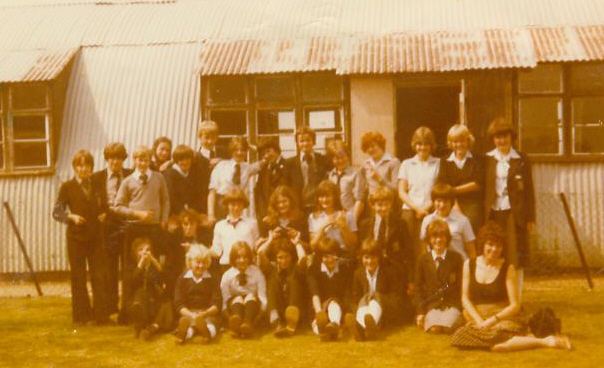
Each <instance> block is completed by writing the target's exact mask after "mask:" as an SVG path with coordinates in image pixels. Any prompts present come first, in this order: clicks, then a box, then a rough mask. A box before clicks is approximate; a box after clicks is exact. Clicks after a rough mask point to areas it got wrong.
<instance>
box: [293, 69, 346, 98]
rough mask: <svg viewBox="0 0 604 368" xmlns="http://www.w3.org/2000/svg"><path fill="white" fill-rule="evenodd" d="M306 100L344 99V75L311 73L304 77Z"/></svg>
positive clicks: (303, 91) (303, 86)
mask: <svg viewBox="0 0 604 368" xmlns="http://www.w3.org/2000/svg"><path fill="white" fill-rule="evenodd" d="M302 99H303V100H304V102H321V101H339V100H341V99H342V77H339V76H337V75H333V74H311V75H305V76H303V77H302Z"/></svg>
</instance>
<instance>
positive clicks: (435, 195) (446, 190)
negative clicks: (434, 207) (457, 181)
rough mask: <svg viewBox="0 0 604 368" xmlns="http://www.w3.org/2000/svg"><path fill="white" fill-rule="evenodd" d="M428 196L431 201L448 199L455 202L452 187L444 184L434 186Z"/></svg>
mask: <svg viewBox="0 0 604 368" xmlns="http://www.w3.org/2000/svg"><path fill="white" fill-rule="evenodd" d="M430 196H431V197H432V200H433V201H434V200H437V199H448V200H451V201H455V191H454V190H453V187H452V186H450V185H449V184H446V183H436V184H434V186H433V187H432V190H431V191H430Z"/></svg>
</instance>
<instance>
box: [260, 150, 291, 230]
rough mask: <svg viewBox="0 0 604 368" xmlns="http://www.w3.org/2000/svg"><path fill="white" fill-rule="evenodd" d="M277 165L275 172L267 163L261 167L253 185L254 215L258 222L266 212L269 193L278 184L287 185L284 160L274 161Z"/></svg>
mask: <svg viewBox="0 0 604 368" xmlns="http://www.w3.org/2000/svg"><path fill="white" fill-rule="evenodd" d="M276 165H277V167H276V170H275V174H273V173H272V172H271V170H269V168H268V165H267V166H265V167H263V168H262V169H261V170H260V172H259V173H258V180H257V181H256V185H255V186H254V201H255V204H256V207H255V208H256V217H257V218H258V223H259V224H260V223H261V222H262V219H263V218H264V216H265V215H266V213H267V209H268V204H269V200H270V198H271V194H272V193H273V191H274V190H275V189H276V188H277V187H278V186H279V185H288V184H289V180H288V178H287V170H286V166H285V165H286V161H285V159H283V158H280V159H279V161H278V162H277V163H276Z"/></svg>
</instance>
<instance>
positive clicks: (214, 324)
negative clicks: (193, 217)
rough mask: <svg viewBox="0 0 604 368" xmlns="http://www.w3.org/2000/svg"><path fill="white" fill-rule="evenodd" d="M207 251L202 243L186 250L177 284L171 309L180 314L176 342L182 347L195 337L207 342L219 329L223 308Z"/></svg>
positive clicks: (216, 279) (217, 281) (192, 245)
mask: <svg viewBox="0 0 604 368" xmlns="http://www.w3.org/2000/svg"><path fill="white" fill-rule="evenodd" d="M211 262H212V258H211V257H210V252H209V251H208V249H207V248H206V247H204V246H203V245H201V244H191V246H190V247H189V250H188V251H187V269H188V270H187V271H186V272H185V273H184V274H182V276H180V278H179V279H178V281H177V282H176V292H175V295H174V306H175V307H176V310H177V311H178V313H179V314H180V320H179V322H178V329H177V330H176V343H177V344H183V343H184V342H185V341H186V340H189V339H191V338H192V337H193V336H194V335H195V334H199V335H200V336H201V338H202V340H203V342H206V343H207V342H210V341H211V340H212V339H214V338H215V337H216V334H217V332H218V330H219V328H220V318H219V313H220V308H221V307H222V299H221V293H220V289H219V280H218V278H217V277H216V275H215V274H213V273H211V272H209V270H208V269H209V267H210V264H211Z"/></svg>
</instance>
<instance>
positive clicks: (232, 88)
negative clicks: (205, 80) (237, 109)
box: [210, 78, 245, 104]
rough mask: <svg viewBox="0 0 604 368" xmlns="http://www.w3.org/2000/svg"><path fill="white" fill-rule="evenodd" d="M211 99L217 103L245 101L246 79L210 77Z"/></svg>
mask: <svg viewBox="0 0 604 368" xmlns="http://www.w3.org/2000/svg"><path fill="white" fill-rule="evenodd" d="M210 101H211V102H213V103H217V104H234V103H245V79H243V78H221V79H210Z"/></svg>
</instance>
